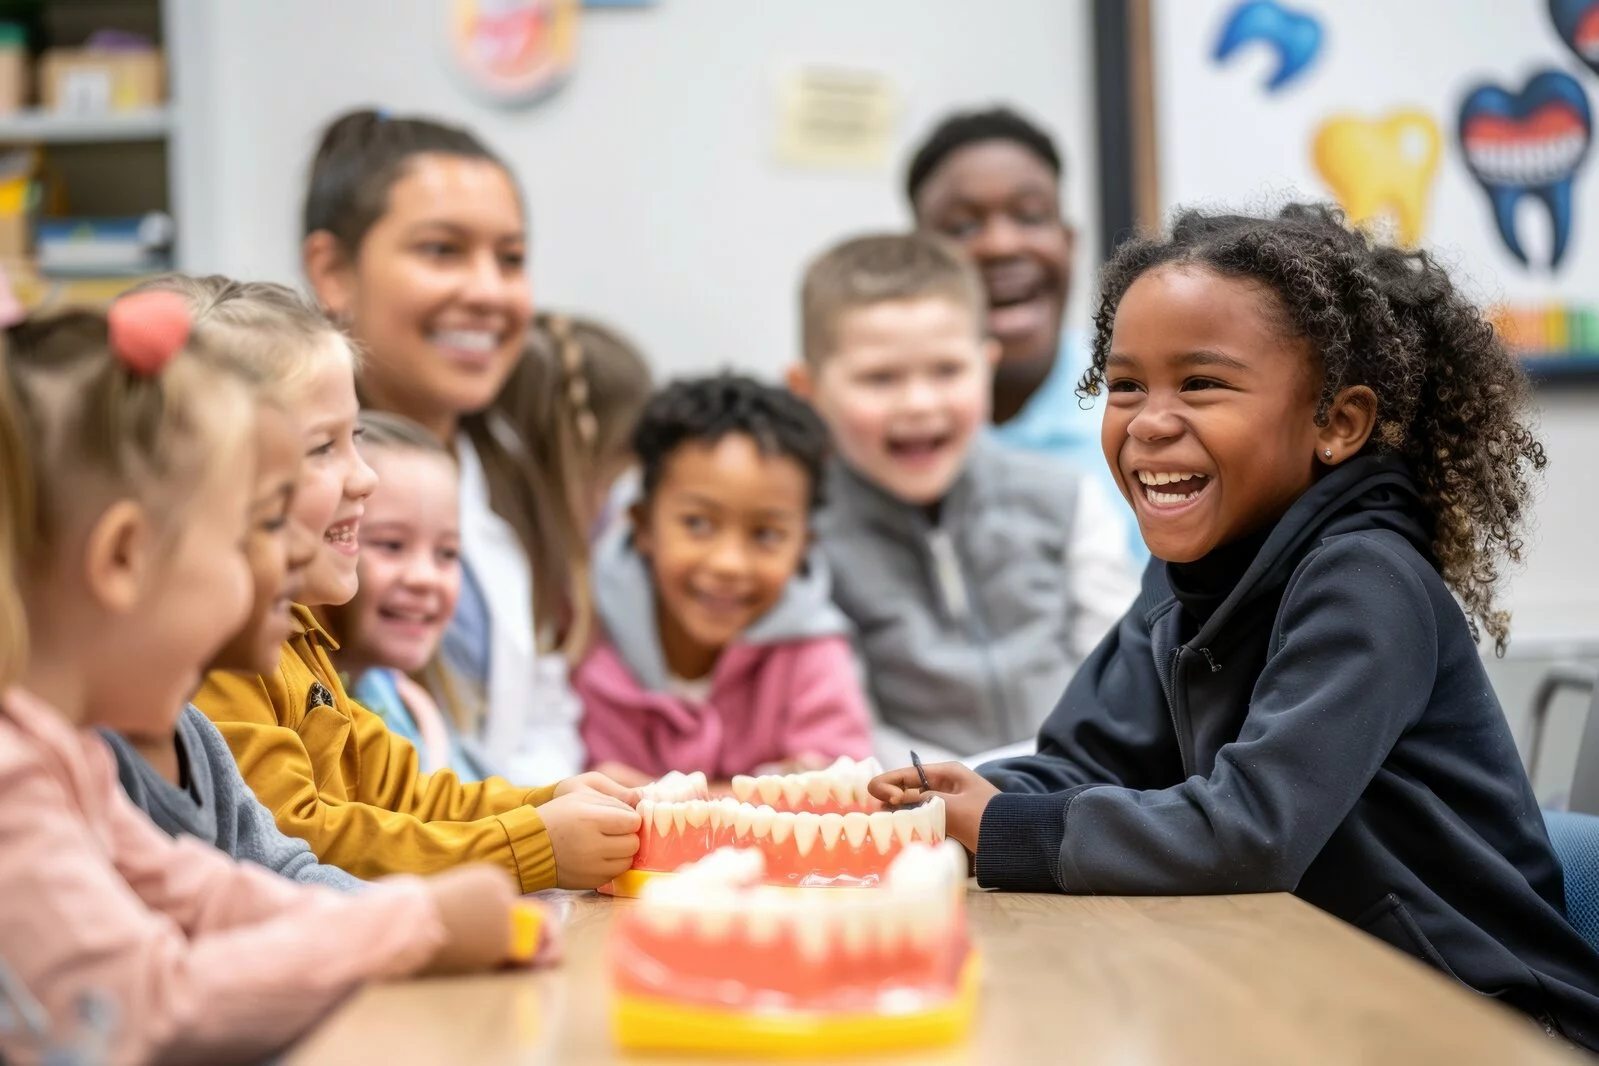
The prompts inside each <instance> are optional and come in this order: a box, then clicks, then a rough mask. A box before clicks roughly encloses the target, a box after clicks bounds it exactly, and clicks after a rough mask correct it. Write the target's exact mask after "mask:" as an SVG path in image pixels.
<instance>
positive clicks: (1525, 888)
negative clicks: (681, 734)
mask: <svg viewBox="0 0 1599 1066" xmlns="http://www.w3.org/2000/svg"><path fill="white" fill-rule="evenodd" d="M1101 296H1102V299H1101V304H1100V309H1099V313H1098V317H1097V325H1098V335H1097V338H1096V340H1095V344H1094V363H1093V367H1092V369H1091V370H1090V371H1089V373H1088V374H1087V376H1086V377H1085V378H1084V382H1083V387H1084V390H1085V391H1086V392H1088V393H1091V394H1092V393H1098V392H1100V391H1101V390H1108V392H1109V399H1108V407H1107V411H1106V415H1105V423H1104V427H1103V431H1102V440H1103V444H1104V451H1105V458H1106V460H1107V461H1108V463H1109V465H1110V469H1111V472H1112V473H1113V474H1114V475H1115V478H1116V480H1117V482H1118V484H1120V485H1121V487H1122V491H1123V493H1124V494H1125V495H1126V496H1127V498H1128V500H1129V501H1131V503H1132V505H1133V508H1134V510H1135V513H1136V514H1137V516H1138V524H1139V528H1140V530H1141V531H1142V532H1143V536H1144V540H1145V541H1146V542H1147V543H1148V545H1149V548H1150V551H1151V552H1152V553H1153V554H1154V555H1155V556H1156V557H1157V559H1160V560H1164V561H1165V565H1164V566H1159V565H1156V566H1151V567H1150V568H1149V570H1148V571H1147V572H1146V573H1145V578H1144V588H1143V593H1142V595H1141V596H1140V597H1139V600H1138V602H1137V603H1136V604H1135V605H1134V606H1133V608H1132V609H1131V610H1130V611H1129V612H1128V613H1127V614H1126V615H1125V616H1124V617H1123V619H1122V621H1121V623H1120V624H1119V626H1118V627H1117V628H1116V629H1115V630H1113V631H1112V633H1111V635H1110V636H1109V637H1107V638H1106V640H1105V641H1104V643H1102V644H1101V645H1100V646H1099V648H1098V650H1096V651H1095V653H1094V654H1093V656H1092V657H1090V659H1089V660H1088V661H1087V662H1085V663H1084V664H1083V666H1082V668H1081V669H1080V670H1078V672H1077V673H1076V675H1074V677H1073V679H1072V681H1071V684H1070V685H1069V686H1068V687H1067V689H1066V693H1065V695H1064V696H1063V697H1062V698H1061V702H1060V704H1059V706H1058V707H1057V708H1056V710H1055V712H1054V713H1053V714H1052V715H1051V716H1050V718H1049V720H1048V721H1047V722H1045V723H1044V728H1043V730H1042V732H1041V734H1040V737H1039V751H1038V754H1037V755H1036V756H1032V757H1029V758H1023V759H1015V760H1010V761H1008V762H1002V763H993V764H989V765H987V766H985V767H983V768H982V776H979V775H978V774H977V773H975V772H973V771H970V770H966V769H965V768H964V767H960V766H955V765H949V764H941V765H938V766H933V767H929V768H927V775H928V778H929V780H930V781H931V783H932V786H933V787H934V788H935V789H937V790H938V791H940V792H944V793H947V794H948V795H947V797H946V799H947V802H948V819H949V833H950V835H951V836H953V837H955V838H956V839H957V840H960V841H961V843H963V844H964V845H966V847H967V848H968V849H970V850H972V851H973V852H975V853H976V864H977V877H978V881H979V883H981V884H982V885H984V886H987V887H995V888H1006V889H1013V890H1022V891H1052V892H1073V893H1103V894H1109V895H1126V894H1134V895H1168V894H1171V895H1176V894H1202V893H1222V892H1227V893H1232V892H1293V893H1295V894H1296V895H1298V896H1299V897H1300V898H1302V899H1304V900H1306V901H1307V902H1309V903H1312V904H1314V905H1316V906H1318V907H1320V908H1322V909H1323V910H1325V911H1327V912H1329V913H1331V914H1333V915H1335V916H1337V917H1339V918H1342V919H1343V920H1345V921H1347V922H1349V923H1351V924H1353V925H1355V926H1357V927H1359V928H1361V929H1363V930H1365V931H1366V932H1368V933H1370V934H1371V935H1373V936H1375V937H1378V938H1380V939H1382V940H1385V941H1387V942H1388V943H1390V944H1392V945H1393V946H1394V947H1396V948H1399V949H1400V950H1402V951H1405V952H1408V953H1410V954H1411V955H1414V956H1415V957H1416V958H1418V959H1420V960H1422V961H1424V962H1426V963H1429V964H1430V965H1432V966H1435V967H1437V968H1438V969H1440V970H1443V971H1444V972H1445V973H1447V974H1449V975H1450V976H1451V977H1453V978H1455V979H1458V980H1459V981H1460V982H1462V983H1463V984H1465V985H1466V986H1468V987H1470V988H1472V989H1475V990H1476V991H1478V992H1481V993H1484V994H1486V995H1489V996H1493V997H1495V998H1497V999H1498V1000H1500V1001H1501V1002H1503V1003H1506V1004H1508V1005H1510V1006H1513V1007H1516V1008H1519V1009H1520V1010H1523V1011H1526V1012H1527V1013H1529V1014H1531V1015H1533V1016H1534V1017H1535V1018H1538V1019H1540V1020H1541V1021H1542V1022H1543V1023H1544V1025H1545V1026H1547V1027H1548V1028H1549V1029H1550V1030H1551V1031H1552V1032H1558V1033H1561V1034H1563V1035H1565V1036H1566V1037H1567V1038H1569V1039H1571V1040H1573V1041H1575V1042H1576V1043H1579V1044H1582V1045H1584V1046H1587V1047H1590V1048H1599V953H1595V952H1594V950H1593V949H1592V948H1591V947H1589V946H1588V945H1587V944H1586V943H1584V942H1583V940H1582V938H1581V937H1580V936H1579V935H1578V933H1577V932H1576V931H1575V930H1574V929H1573V928H1572V927H1571V925H1570V924H1569V923H1568V922H1567V919H1566V910H1565V896H1564V891H1563V886H1562V878H1561V869H1560V865H1559V863H1558V862H1557V860H1556V858H1555V855H1554V852H1553V850H1552V849H1551V847H1550V844H1549V838H1548V835H1547V833H1546V831H1545V829H1544V824H1543V819H1542V817H1541V815H1540V814H1539V811H1538V803H1537V800H1536V798H1535V797H1534V795H1533V792H1532V787H1531V785H1530V784H1529V783H1528V781H1527V775H1526V772H1525V771H1524V770H1523V768H1522V764H1521V759H1520V757H1519V755H1518V754H1517V751H1516V745H1515V741H1514V738H1513V737H1512V736H1511V733H1510V728H1509V726H1508V725H1507V724H1506V721H1505V716H1504V712H1503V710H1502V709H1501V708H1500V705H1499V701H1498V699H1497V698H1496V697H1495V695H1494V691H1493V687H1492V685H1490V683H1489V681H1488V678H1487V675H1486V673H1485V671H1484V669H1483V664H1482V660H1481V658H1480V657H1479V654H1478V649H1477V642H1476V639H1475V638H1476V637H1477V634H1478V631H1479V630H1482V631H1486V633H1487V635H1488V636H1489V637H1491V638H1492V639H1493V641H1494V643H1495V645H1496V646H1497V647H1499V648H1501V649H1502V648H1503V647H1504V645H1505V642H1506V640H1507V639H1508V636H1509V617H1508V615H1507V614H1505V613H1504V612H1503V611H1502V610H1500V608H1499V606H1498V603H1497V602H1496V592H1497V586H1498V582H1499V577H1500V574H1501V567H1502V566H1503V565H1504V563H1505V562H1506V561H1507V560H1508V561H1511V562H1514V561H1516V560H1518V559H1519V558H1520V557H1521V550H1522V546H1523V542H1522V539H1521V531H1522V527H1523V523H1524V521H1525V518H1526V511H1527V506H1528V502H1529V498H1530V493H1531V485H1532V480H1533V477H1534V475H1535V473H1536V472H1537V471H1538V470H1539V469H1541V468H1542V467H1543V465H1544V462H1545V457H1544V451H1543V446H1542V445H1541V444H1540V443H1539V442H1538V441H1537V439H1536V438H1535V437H1534V436H1533V434H1532V432H1531V430H1530V429H1529V428H1528V427H1527V424H1526V422H1525V421H1524V414H1523V412H1524V404H1525V395H1526V382H1525V378H1524V377H1523V375H1522V373H1521V371H1520V369H1519V368H1518V367H1517V365H1516V363H1515V360H1514V359H1513V358H1512V356H1511V355H1510V353H1509V352H1508V351H1507V350H1506V349H1505V345H1504V343H1503V341H1502V340H1501V339H1500V338H1499V337H1498V335H1497V334H1496V333H1495V332H1494V330H1493V327H1492V326H1490V325H1489V324H1488V322H1487V321H1486V320H1485V319H1484V317H1483V316H1482V314H1481V312H1480V311H1479V310H1478V309H1477V308H1476V307H1474V306H1472V305H1471V304H1470V303H1469V302H1468V301H1467V300H1466V299H1465V297H1464V296H1462V294H1461V292H1460V290H1459V289H1458V288H1457V287H1456V285H1455V284H1454V282H1453V281H1451V279H1450V277H1449V275H1448V273H1447V272H1446V271H1445V270H1444V269H1443V268H1442V267H1440V266H1439V265H1438V264H1437V263H1436V262H1435V261H1434V260H1433V258H1432V257H1431V256H1430V255H1429V254H1428V253H1425V252H1407V251H1402V250H1399V249H1396V248H1391V247H1385V246H1382V245H1375V244H1373V243H1371V242H1370V241H1369V240H1368V238H1367V237H1365V236H1364V235H1362V234H1360V233H1358V232H1355V231H1352V230H1350V229H1347V228H1345V226H1344V224H1343V220H1342V217H1341V216H1340V215H1338V214H1337V213H1336V212H1334V211H1332V210H1330V209H1326V208H1321V207H1305V206H1293V207H1289V208H1287V209H1286V210H1284V211H1283V213H1282V214H1280V215H1279V216H1277V217H1275V218H1269V219H1263V218H1250V217H1245V216H1237V215H1213V214H1206V213H1204V212H1197V211H1190V212H1186V213H1184V214H1182V215H1181V216H1179V217H1178V218H1177V220H1176V223H1175V225H1174V228H1173V231H1172V234H1171V236H1170V237H1169V238H1166V239H1143V240H1135V241H1131V242H1129V243H1127V244H1125V245H1123V246H1122V247H1121V248H1120V249H1119V250H1118V251H1117V253H1116V255H1115V256H1114V258H1113V259H1112V260H1111V262H1110V263H1109V264H1108V265H1107V266H1106V268H1105V273H1104V278H1103V282H1102V294H1101ZM1462 608H1464V609H1462ZM985 778H986V779H987V780H985ZM915 781H916V772H915V770H914V769H912V770H899V771H895V772H893V773H891V774H887V775H884V776H883V777H881V778H879V779H878V780H877V781H876V782H874V784H873V788H874V791H875V792H876V793H877V794H878V795H879V797H880V798H882V799H884V800H887V801H890V802H894V801H900V800H903V799H904V798H906V795H905V793H906V791H907V790H909V789H911V788H912V786H913V784H914V783H915ZM1001 790H1002V791H1001Z"/></svg>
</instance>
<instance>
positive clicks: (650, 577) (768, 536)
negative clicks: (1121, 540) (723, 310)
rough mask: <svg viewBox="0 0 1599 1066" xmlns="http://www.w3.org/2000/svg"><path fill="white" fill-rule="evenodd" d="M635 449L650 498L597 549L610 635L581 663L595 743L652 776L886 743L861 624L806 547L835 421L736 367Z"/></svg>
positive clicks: (603, 754) (594, 749) (657, 408)
mask: <svg viewBox="0 0 1599 1066" xmlns="http://www.w3.org/2000/svg"><path fill="white" fill-rule="evenodd" d="M633 446H634V450H635V451H636V453H637V455H638V459H639V462H640V464H641V467H642V478H643V485H642V491H643V496H642V498H641V499H640V500H639V501H638V502H637V503H636V504H634V505H633V507H632V510H631V512H630V519H631V522H630V527H631V528H618V529H617V530H616V531H615V532H614V533H613V534H612V535H611V536H610V537H608V538H607V539H606V541H605V543H604V544H603V545H602V547H601V550H600V552H599V554H598V558H597V560H596V567H595V575H594V579H595V599H596V601H597V603H598V606H599V613H600V618H601V620H602V621H603V622H604V625H605V632H606V640H605V641H603V642H601V643H600V644H599V646H597V647H596V648H595V649H594V652H593V653H592V654H591V655H590V656H589V658H588V660H587V661H586V662H585V663H584V664H583V666H582V668H581V669H580V670H579V671H578V673H577V677H576V685H577V690H578V693H579V694H580V695H581V696H582V697H583V703H584V707H585V709H586V711H587V714H586V716H585V717H584V720H583V740H584V742H585V743H586V744H587V745H588V749H589V755H590V757H591V758H592V759H594V760H595V761H596V762H598V763H600V764H601V765H605V766H607V767H610V764H612V763H615V764H620V766H619V767H616V768H612V769H611V772H612V773H614V774H616V775H617V776H618V777H620V778H622V779H623V780H624V781H626V780H629V779H631V780H636V781H639V782H640V783H642V782H643V781H647V780H650V779H652V778H655V777H658V776H660V775H661V774H664V773H666V771H668V770H681V771H685V772H689V771H694V770H701V771H704V773H705V774H706V776H708V777H710V778H712V779H719V780H727V779H729V778H731V777H732V776H733V775H734V774H752V773H759V772H761V769H762V768H763V767H777V768H780V769H778V770H777V772H787V771H789V770H798V769H820V768H822V767H824V766H826V765H827V764H828V763H830V762H832V761H833V760H834V759H835V758H836V757H838V756H840V755H849V756H851V757H853V758H857V759H864V758H866V757H867V756H868V755H870V754H871V738H870V731H869V727H868V723H867V715H866V707H865V702H864V700H863V699H862V696H861V693H860V689H859V687H858V684H857V682H856V679H855V670H854V665H853V662H852V660H851V653H850V646H849V641H848V638H847V637H846V635H845V634H846V632H847V623H846V622H845V620H844V619H843V617H841V616H840V615H839V614H838V612H837V611H836V610H835V609H834V608H833V606H832V604H831V603H829V602H828V588H827V575H826V571H825V569H824V568H823V566H822V561H821V559H820V557H819V556H814V555H813V556H812V557H811V558H809V560H807V555H808V549H809V548H810V543H811V535H810V515H811V512H812V510H813V509H814V508H815V506H816V504H817V501H818V500H819V499H820V495H821V477H822V462H823V457H824V456H825V454H826V450H827V431H826V429H825V428H824V427H823V426H822V425H821V424H820V423H819V422H818V421H817V420H816V416H815V415H814V414H812V413H811V412H810V411H809V410H808V409H806V407H805V405H804V404H802V403H800V402H799V401H798V400H796V399H794V398H793V397H791V396H789V395H787V394H786V393H784V392H783V391H782V390H780V389H774V388H770V387H768V386H765V385H761V384H760V383H759V382H756V381H752V380H750V379H749V378H743V377H734V376H731V375H723V376H721V377H711V378H700V379H697V380H692V381H681V382H677V383H675V384H672V385H669V386H668V387H667V388H666V389H665V390H664V391H662V392H661V393H660V394H659V395H657V396H656V397H655V398H654V399H653V400H651V401H650V403H649V405H648V406H647V407H645V409H644V413H643V415H642V417H641V418H640V421H639V426H638V430H637V431H636V433H635V434H634V437H633Z"/></svg>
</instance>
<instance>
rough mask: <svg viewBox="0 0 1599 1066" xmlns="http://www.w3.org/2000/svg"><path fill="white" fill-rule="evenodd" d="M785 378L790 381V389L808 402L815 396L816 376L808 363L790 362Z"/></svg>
mask: <svg viewBox="0 0 1599 1066" xmlns="http://www.w3.org/2000/svg"><path fill="white" fill-rule="evenodd" d="M783 379H784V380H785V381H786V382H788V391H789V392H792V393H793V394H794V395H795V396H798V397H799V398H800V399H802V400H804V401H805V402H806V403H810V402H811V401H812V400H813V399H814V398H815V396H816V378H815V377H813V376H812V374H811V368H810V365H809V364H808V363H790V364H789V367H788V371H787V373H785V374H784V375H783Z"/></svg>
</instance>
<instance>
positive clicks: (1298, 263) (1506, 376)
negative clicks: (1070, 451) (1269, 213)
mask: <svg viewBox="0 0 1599 1066" xmlns="http://www.w3.org/2000/svg"><path fill="white" fill-rule="evenodd" d="M1168 265H1175V266H1181V265H1192V266H1194V267H1199V268H1202V269H1205V270H1209V271H1211V272H1214V273H1215V274H1218V275H1221V276H1223V277H1226V278H1235V279H1246V280H1251V281H1254V282H1256V283H1258V284H1259V285H1261V286H1264V287H1265V288H1266V289H1267V290H1269V292H1270V293H1271V294H1272V295H1273V296H1274V297H1275V299H1271V300H1267V301H1265V304H1266V306H1267V307H1268V313H1269V314H1270V315H1272V316H1273V317H1274V318H1275V320H1276V325H1277V326H1278V327H1279V329H1280V330H1281V332H1282V334H1283V335H1284V337H1285V338H1286V339H1287V340H1289V341H1297V342H1300V343H1303V344H1306V345H1307V346H1308V350H1309V351H1310V352H1311V353H1312V355H1313V357H1314V358H1316V359H1317V360H1318V361H1319V365H1318V366H1316V367H1315V368H1314V370H1315V372H1316V377H1317V380H1318V381H1319V385H1318V388H1319V396H1318V399H1317V403H1316V423H1317V425H1325V424H1326V420H1327V418H1328V413H1329V410H1330V408H1331V405H1332V404H1333V401H1334V399H1335V398H1336V397H1337V396H1338V395H1339V394H1340V393H1341V392H1343V391H1344V390H1346V389H1349V388H1351V387H1353V386H1362V385H1363V386H1366V387H1368V388H1369V389H1370V390H1371V392H1372V393H1373V394H1374V395H1375V398H1376V413H1375V426H1374V428H1373V430H1372V432H1371V434H1370V436H1369V438H1367V439H1366V441H1365V443H1364V444H1363V446H1362V447H1361V449H1360V453H1361V454H1366V453H1377V454H1383V453H1386V454H1394V455H1398V456H1400V457H1402V458H1403V459H1404V460H1405V462H1406V463H1407V464H1408V466H1409V469H1410V472H1411V475H1412V476H1413V477H1414V479H1415V481H1416V484H1417V487H1418V489H1419V492H1420V495H1421V499H1422V501H1423V503H1424V504H1425V505H1426V508H1427V510H1428V512H1429V513H1430V515H1431V517H1432V520H1433V530H1432V551H1433V554H1434V556H1435V557H1436V559H1435V562H1436V565H1437V567H1438V569H1439V571H1440V572H1441V573H1442V574H1443V577H1444V579H1445V581H1446V582H1447V583H1448V584H1449V586H1450V587H1451V588H1452V589H1453V590H1454V592H1455V593H1456V594H1457V595H1458V596H1459V597H1460V599H1461V601H1462V602H1463V604H1464V606H1465V609H1466V613H1467V615H1468V616H1469V618H1470V620H1471V623H1472V631H1473V634H1475V633H1476V631H1477V626H1479V625H1480V626H1481V627H1482V628H1483V629H1485V630H1487V632H1488V634H1489V635H1490V636H1492V637H1493V638H1494V642H1495V647H1496V650H1497V651H1498V652H1500V653H1501V654H1502V653H1503V651H1504V648H1505V645H1506V642H1507V640H1508V635H1509V615H1508V613H1506V612H1505V611H1502V610H1498V609H1496V607H1495V604H1494V594H1495V590H1496V587H1497V585H1498V583H1499V580H1500V577H1501V561H1502V559H1503V558H1508V559H1510V560H1512V561H1519V560H1520V559H1521V550H1522V547H1523V542H1522V537H1521V531H1522V527H1523V524H1524V522H1525V519H1526V511H1527V507H1528V502H1529V496H1530V492H1531V480H1532V475H1533V474H1534V472H1536V471H1538V470H1541V469H1542V468H1543V466H1544V464H1545V462H1546V459H1545V455H1544V449H1543V445H1542V444H1541V443H1540V442H1539V441H1538V440H1537V438H1536V437H1535V436H1534V435H1533V433H1532V430H1531V429H1530V428H1529V427H1528V426H1527V424H1526V423H1525V422H1523V421H1522V411H1523V409H1524V406H1525V403H1526V396H1527V384H1526V378H1525V376H1524V374H1523V373H1522V371H1521V369H1520V368H1519V367H1518V365H1517V363H1516V361H1515V359H1514V358H1513V357H1512V356H1511V355H1510V353H1509V352H1508V351H1507V349H1506V347H1505V344H1504V342H1503V340H1501V339H1500V337H1499V336H1498V335H1497V334H1496V333H1495V331H1494V329H1493V327H1492V326H1491V325H1490V324H1489V322H1488V320H1487V319H1486V318H1485V317H1484V316H1483V314H1482V312H1481V311H1480V310H1479V309H1478V308H1477V307H1475V306H1474V305H1473V304H1472V303H1471V302H1470V301H1469V300H1467V298H1466V297H1465V296H1464V295H1463V294H1462V293H1461V291H1460V289H1459V288H1458V287H1457V286H1456V285H1455V283H1454V282H1453V281H1452V280H1451V279H1450V277H1449V274H1448V273H1447V272H1446V271H1445V270H1444V268H1443V267H1442V266H1440V265H1439V263H1438V262H1437V260H1436V259H1435V258H1434V257H1433V256H1432V255H1431V254H1429V253H1427V252H1424V251H1414V250H1404V249H1399V248H1394V247H1390V246H1387V245H1383V244H1380V243H1376V242H1374V241H1373V240H1371V239H1370V238H1369V237H1368V236H1367V235H1365V234H1364V233H1361V232H1360V231H1358V230H1354V229H1351V228H1349V227H1348V226H1347V225H1346V224H1345V221H1344V217H1343V215H1342V214H1341V213H1340V212H1339V211H1338V210H1337V209H1335V208H1331V207H1326V206H1320V205H1306V204H1291V205H1289V206H1287V207H1285V208H1284V209H1283V210H1282V211H1281V212H1280V213H1279V214H1278V215H1277V216H1276V217H1275V218H1257V217H1250V216H1244V215H1233V214H1219V213H1218V214H1211V213H1207V212H1204V211H1199V210H1189V211H1184V212H1182V213H1180V214H1179V215H1178V216H1177V218H1176V220H1175V222H1174V224H1173V226H1172V231H1171V235H1170V236H1169V237H1166V238H1152V237H1151V238H1143V239H1138V240H1133V241H1129V242H1128V243H1126V244H1124V245H1122V246H1121V248H1120V249H1118V250H1117V252H1116V254H1115V255H1114V256H1113V257H1112V259H1111V261H1110V262H1109V263H1108V264H1107V265H1106V267H1105V270H1104V273H1103V275H1102V279H1101V292H1100V302H1099V307H1098V309H1097V311H1096V312H1095V318H1094V325H1095V329H1096V334H1097V335H1096V337H1095V340H1094V345H1093V364H1092V366H1091V367H1090V368H1089V370H1088V371H1087V372H1086V373H1085V374H1084V376H1083V379H1082V382H1081V383H1080V385H1079V389H1078V391H1079V394H1080V395H1083V396H1085V397H1088V396H1098V395H1099V394H1100V392H1101V391H1102V389H1103V388H1104V387H1105V384H1106V364H1107V360H1108V359H1109V358H1110V357H1111V349H1112V331H1113V326H1114V324H1115V321H1116V312H1117V308H1118V306H1119V305H1120V303H1121V300H1122V298H1123V296H1124V295H1125V294H1126V293H1127V290H1128V289H1129V288H1130V287H1131V286H1132V285H1133V283H1134V282H1135V281H1137V280H1138V279H1139V278H1140V277H1142V276H1144V275H1145V274H1147V273H1149V272H1150V271H1151V270H1154V269H1155V268H1157V267H1163V266H1168Z"/></svg>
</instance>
